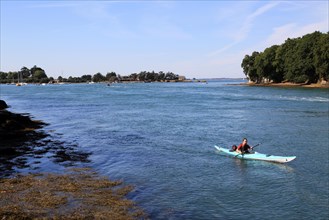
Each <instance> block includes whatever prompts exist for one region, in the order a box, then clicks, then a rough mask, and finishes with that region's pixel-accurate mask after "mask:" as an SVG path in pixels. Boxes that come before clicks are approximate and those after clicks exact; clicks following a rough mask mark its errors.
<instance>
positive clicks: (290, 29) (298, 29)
mask: <svg viewBox="0 0 329 220" xmlns="http://www.w3.org/2000/svg"><path fill="white" fill-rule="evenodd" d="M314 31H321V32H327V31H328V21H322V22H317V23H311V24H307V25H304V26H298V23H289V24H285V25H282V26H279V27H275V28H273V33H272V34H271V35H270V36H269V37H268V38H267V39H266V40H265V42H264V46H265V47H269V46H272V45H280V44H283V43H284V42H285V40H286V39H288V38H297V37H302V36H303V35H306V34H310V33H313V32H314Z"/></svg>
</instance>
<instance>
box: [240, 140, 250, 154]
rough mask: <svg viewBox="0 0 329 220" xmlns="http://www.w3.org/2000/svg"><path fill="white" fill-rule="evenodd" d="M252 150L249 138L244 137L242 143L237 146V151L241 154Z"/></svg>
mask: <svg viewBox="0 0 329 220" xmlns="http://www.w3.org/2000/svg"><path fill="white" fill-rule="evenodd" d="M249 150H252V147H250V146H249V145H248V140H247V138H243V139H242V143H241V144H239V146H238V147H237V149H236V151H237V152H238V153H240V154H250V151H249Z"/></svg>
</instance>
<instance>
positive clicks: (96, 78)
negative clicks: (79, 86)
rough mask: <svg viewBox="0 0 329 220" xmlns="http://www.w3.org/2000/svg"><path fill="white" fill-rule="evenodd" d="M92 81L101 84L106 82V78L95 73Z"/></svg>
mask: <svg viewBox="0 0 329 220" xmlns="http://www.w3.org/2000/svg"><path fill="white" fill-rule="evenodd" d="M92 79H93V81H94V82H103V81H105V80H106V77H105V76H103V75H102V74H101V73H96V74H95V75H93V78H92Z"/></svg>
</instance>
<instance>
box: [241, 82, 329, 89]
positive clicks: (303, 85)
mask: <svg viewBox="0 0 329 220" xmlns="http://www.w3.org/2000/svg"><path fill="white" fill-rule="evenodd" d="M240 85H246V86H259V87H301V88H325V89H328V88H329V83H328V82H327V83H312V84H306V83H290V82H285V83H253V82H247V83H241V84H240Z"/></svg>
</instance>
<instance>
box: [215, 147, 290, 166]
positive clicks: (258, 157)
mask: <svg viewBox="0 0 329 220" xmlns="http://www.w3.org/2000/svg"><path fill="white" fill-rule="evenodd" d="M215 148H216V149H217V150H218V151H220V152H222V153H224V154H226V155H229V156H233V157H235V158H239V159H244V160H262V161H269V162H276V163H287V162H290V161H292V160H294V159H296V156H274V155H269V154H262V153H258V152H254V153H248V154H241V153H238V152H236V151H233V150H231V149H227V148H223V147H218V146H216V145H215Z"/></svg>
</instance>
